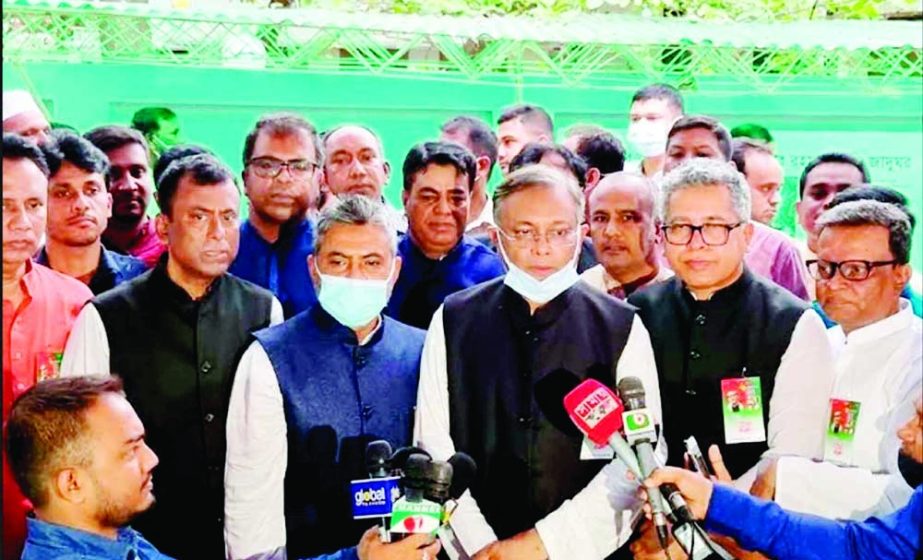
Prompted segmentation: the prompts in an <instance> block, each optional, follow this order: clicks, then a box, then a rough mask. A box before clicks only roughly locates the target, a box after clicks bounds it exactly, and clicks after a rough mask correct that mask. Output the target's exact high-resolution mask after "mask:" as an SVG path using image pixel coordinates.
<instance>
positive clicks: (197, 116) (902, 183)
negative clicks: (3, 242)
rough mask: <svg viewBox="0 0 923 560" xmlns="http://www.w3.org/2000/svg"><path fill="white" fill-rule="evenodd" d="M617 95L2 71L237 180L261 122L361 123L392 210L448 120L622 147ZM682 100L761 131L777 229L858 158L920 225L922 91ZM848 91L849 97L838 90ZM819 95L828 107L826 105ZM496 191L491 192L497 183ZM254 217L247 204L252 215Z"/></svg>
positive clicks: (57, 104) (75, 66)
mask: <svg viewBox="0 0 923 560" xmlns="http://www.w3.org/2000/svg"><path fill="white" fill-rule="evenodd" d="M621 82H622V83H623V84H625V85H624V86H613V85H611V84H605V85H598V86H596V85H594V84H593V83H592V82H588V83H586V84H585V85H582V86H573V85H563V84H562V85H557V86H555V85H549V84H548V81H547V80H544V81H543V82H541V83H535V84H534V85H532V84H530V81H529V79H528V78H519V79H516V80H513V79H509V80H502V79H501V80H491V81H490V82H484V81H480V82H473V81H465V80H461V79H455V80H450V79H445V78H444V77H443V78H439V77H437V76H432V75H426V74H422V75H406V76H398V77H395V76H387V77H386V76H378V75H374V74H365V75H357V74H337V73H333V72H331V73H311V72H304V71H283V70H261V71H253V70H236V69H214V68H193V67H179V66H165V65H142V64H112V63H72V64H67V63H52V62H35V63H8V62H4V64H3V83H4V89H12V88H16V87H24V88H28V89H30V90H32V91H34V92H37V93H38V96H39V97H40V98H41V100H42V101H43V103H44V104H45V106H46V107H47V109H48V110H49V112H50V114H51V116H52V119H53V120H55V121H58V122H62V123H66V124H69V125H72V126H74V127H76V128H77V129H78V130H80V131H85V130H87V129H89V128H91V127H94V126H97V125H101V124H104V123H127V122H128V121H129V119H130V117H131V115H132V113H133V112H134V111H135V110H137V109H138V108H141V107H144V106H150V105H164V106H168V107H171V108H172V109H174V110H175V111H176V112H177V113H178V114H179V117H180V122H181V127H182V131H183V136H184V138H185V140H187V141H190V142H196V143H201V144H204V145H206V146H208V147H209V148H211V149H213V150H214V151H215V152H216V153H218V154H219V155H220V156H221V157H222V158H224V159H225V161H226V162H227V163H228V164H229V165H230V166H231V167H232V169H234V170H235V171H236V172H239V171H240V169H241V150H242V147H243V139H244V136H245V135H246V133H247V132H248V130H249V128H250V127H251V126H252V125H253V123H254V122H255V120H256V119H257V117H258V116H259V115H260V114H261V113H264V112H266V111H276V110H295V111H298V112H301V113H302V114H304V115H305V116H306V117H308V118H309V119H310V120H311V121H312V122H314V124H315V125H317V126H318V128H319V129H321V130H323V129H325V128H328V127H331V126H333V125H335V124H339V123H344V122H358V123H362V124H366V125H369V126H371V127H373V128H374V129H376V130H377V131H378V132H379V133H380V134H381V136H382V138H383V140H384V143H385V152H386V156H387V158H388V159H389V160H390V161H391V164H392V169H393V175H392V178H391V182H390V185H389V186H388V188H387V190H386V196H387V198H388V199H389V200H390V201H391V202H392V203H393V204H395V205H396V206H398V207H399V206H400V196H399V194H400V188H401V187H400V186H401V174H400V167H401V163H402V161H403V157H404V154H405V153H406V152H407V150H408V148H409V147H410V146H411V145H412V144H413V143H415V142H419V141H423V140H426V139H431V138H433V137H434V136H436V135H437V134H438V127H439V125H440V123H441V122H443V121H444V120H446V119H448V118H450V117H452V116H454V115H457V114H460V113H466V114H471V115H475V116H479V117H482V118H484V119H486V120H488V121H489V122H495V120H496V117H497V115H498V114H499V112H500V111H501V110H502V108H503V107H505V106H507V105H509V104H512V103H517V102H522V101H528V102H531V103H537V104H539V105H542V106H544V107H546V108H547V109H548V110H549V111H550V112H551V113H552V115H553V116H554V119H555V123H556V126H557V128H558V130H563V129H564V128H565V127H567V126H568V125H570V124H573V123H576V122H594V123H598V124H601V125H603V126H606V127H609V128H611V129H612V130H614V131H615V132H616V133H617V134H619V135H620V136H621V137H623V138H624V132H625V127H626V125H627V113H628V106H629V100H630V97H631V94H632V93H633V91H634V89H635V88H636V87H638V86H641V85H643V84H645V83H646V82H647V79H646V78H645V77H644V76H642V75H638V76H637V80H636V81H632V80H631V79H630V77H626V79H624V80H621ZM696 84H697V89H696V91H687V92H684V95H685V98H686V106H687V112H690V113H706V114H710V115H713V116H716V117H718V118H720V119H721V120H722V121H723V122H724V123H725V124H726V125H728V126H729V127H732V126H734V125H737V124H740V123H743V122H758V123H761V124H763V125H765V126H767V127H768V128H769V129H770V130H771V131H772V133H773V135H774V136H775V137H776V144H777V152H778V154H779V156H780V159H781V161H782V163H783V165H784V167H785V172H786V185H785V188H784V193H783V196H784V209H783V211H782V212H781V213H780V215H779V216H778V218H777V221H778V224H777V225H778V226H779V227H780V228H781V229H783V230H786V231H788V232H790V233H793V234H795V235H796V236H799V235H800V232H799V231H798V230H797V228H796V227H795V226H794V216H793V213H794V208H793V206H794V201H795V199H796V198H797V178H798V176H799V175H800V173H801V169H802V168H803V167H804V164H805V163H806V162H807V161H809V160H810V159H812V158H813V157H814V156H816V155H817V154H820V153H821V152H824V151H829V150H839V151H846V152H849V153H852V154H855V155H857V156H859V157H861V158H862V159H863V160H864V161H865V162H866V165H867V166H868V167H869V170H870V173H871V175H872V180H873V182H874V183H876V184H881V185H885V186H889V187H893V188H895V189H898V190H900V191H901V192H903V193H904V194H906V195H907V196H908V198H910V200H911V208H912V209H913V211H914V213H915V214H916V215H917V216H919V217H923V160H921V154H923V133H921V119H923V97H921V90H916V91H914V90H912V89H911V90H909V91H908V90H907V89H895V90H893V91H891V92H889V91H887V90H884V91H882V90H872V89H870V88H868V86H867V84H866V85H865V86H864V87H863V86H861V85H858V84H857V85H856V87H855V88H851V87H849V84H848V83H845V82H844V81H843V80H838V81H825V80H824V79H821V78H799V77H797V76H796V77H792V78H791V81H790V83H789V84H788V86H789V87H786V88H785V89H784V90H780V93H776V94H773V93H764V92H754V91H748V90H746V89H744V88H742V87H740V85H739V84H736V83H734V84H730V83H729V82H727V81H722V80H720V79H719V78H708V77H700V78H698V79H697V81H696ZM844 84H845V85H844ZM821 92H822V93H821ZM494 175H495V181H496V175H497V173H495V174H494ZM245 204H246V202H245ZM913 264H914V268H916V269H917V270H920V269H921V268H923V246H921V233H920V228H918V229H917V231H916V232H915V234H914V250H913Z"/></svg>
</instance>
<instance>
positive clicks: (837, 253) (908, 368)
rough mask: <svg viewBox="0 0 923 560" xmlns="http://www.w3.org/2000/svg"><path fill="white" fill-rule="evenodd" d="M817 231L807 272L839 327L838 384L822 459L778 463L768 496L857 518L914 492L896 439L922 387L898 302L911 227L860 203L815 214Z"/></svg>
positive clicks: (903, 307) (892, 213)
mask: <svg viewBox="0 0 923 560" xmlns="http://www.w3.org/2000/svg"><path fill="white" fill-rule="evenodd" d="M817 231H818V236H817V244H816V249H817V259H815V260H811V261H809V268H810V270H811V273H812V275H813V276H814V277H815V278H816V280H817V298H818V301H819V302H820V304H821V306H822V307H823V309H824V311H825V312H826V313H827V314H828V315H829V316H830V318H832V319H833V320H834V321H836V322H837V323H838V326H836V327H834V328H832V329H830V330H829V331H828V334H829V336H830V339H831V342H832V343H833V345H834V351H835V353H836V380H835V383H834V388H833V393H832V395H831V397H832V398H831V400H830V405H829V412H828V418H829V422H828V424H827V426H826V430H825V442H826V444H825V449H824V462H822V463H814V462H811V461H807V460H805V459H801V458H794V457H786V458H781V459H779V462H778V467H777V472H776V481H775V486H776V488H775V498H776V501H777V502H779V503H780V504H781V505H782V506H783V507H785V508H789V509H794V510H796V511H802V512H807V513H814V514H818V515H823V516H826V517H831V518H850V519H864V518H866V517H869V516H871V515H884V514H887V513H890V512H891V511H894V510H895V509H898V508H900V507H901V506H903V505H904V504H905V503H906V502H907V500H908V499H909V498H910V494H911V492H912V490H913V489H912V488H910V487H909V486H907V484H905V483H904V481H903V479H902V478H901V476H900V475H899V473H898V469H897V452H896V451H897V448H899V447H900V441H899V440H898V438H897V437H895V436H894V434H895V432H896V431H897V428H898V427H899V426H900V425H901V424H902V423H903V422H905V421H906V420H907V418H908V417H910V416H911V415H912V414H913V399H915V398H918V397H919V395H920V392H921V390H923V387H921V375H920V372H921V370H923V323H921V320H920V319H919V318H918V317H916V316H914V314H913V311H912V309H911V308H910V304H909V302H908V301H907V300H905V299H902V298H901V297H900V294H901V291H902V290H903V289H904V287H905V285H906V284H907V281H908V280H909V278H910V274H911V269H910V266H909V264H908V262H909V255H910V236H911V225H910V220H909V218H908V216H907V214H906V213H905V211H904V210H902V209H900V208H899V207H897V206H895V205H893V204H887V203H883V202H878V201H874V200H857V201H852V202H844V203H842V204H840V205H837V206H836V207H834V208H832V209H830V210H827V211H826V212H824V213H823V214H821V216H820V218H819V219H818V221H817Z"/></svg>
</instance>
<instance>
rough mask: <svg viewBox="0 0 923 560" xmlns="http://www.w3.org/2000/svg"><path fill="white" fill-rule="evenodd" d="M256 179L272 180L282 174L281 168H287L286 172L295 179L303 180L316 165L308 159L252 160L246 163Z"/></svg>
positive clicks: (265, 158) (261, 158) (269, 158)
mask: <svg viewBox="0 0 923 560" xmlns="http://www.w3.org/2000/svg"><path fill="white" fill-rule="evenodd" d="M247 165H249V166H250V167H251V168H252V169H253V172H254V173H256V175H257V177H262V178H264V179H274V178H276V177H278V176H279V173H282V169H283V168H288V172H289V173H291V175H292V177H294V178H296V179H303V178H304V177H307V176H308V175H310V174H311V173H312V172H313V171H314V168H315V167H317V163H315V162H313V161H311V160H308V159H293V160H290V161H282V160H279V159H276V158H272V157H259V158H253V159H251V160H250V161H248V162H247Z"/></svg>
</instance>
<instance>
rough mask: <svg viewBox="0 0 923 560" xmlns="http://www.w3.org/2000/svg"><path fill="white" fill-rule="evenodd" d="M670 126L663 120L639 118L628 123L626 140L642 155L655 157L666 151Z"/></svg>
mask: <svg viewBox="0 0 923 560" xmlns="http://www.w3.org/2000/svg"><path fill="white" fill-rule="evenodd" d="M670 126H671V125H668V124H667V122H666V121H665V120H656V121H651V120H647V119H641V120H639V121H635V122H633V123H631V124H629V125H628V141H629V142H630V143H631V145H632V147H634V149H635V150H636V151H637V152H638V153H639V154H641V155H642V156H644V157H646V158H649V157H656V156H659V155H663V154H664V152H666V151H667V134H668V133H669V132H670Z"/></svg>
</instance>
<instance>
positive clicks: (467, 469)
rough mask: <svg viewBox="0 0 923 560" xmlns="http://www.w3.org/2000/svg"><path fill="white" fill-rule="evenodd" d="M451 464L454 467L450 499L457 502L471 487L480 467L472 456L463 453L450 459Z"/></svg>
mask: <svg viewBox="0 0 923 560" xmlns="http://www.w3.org/2000/svg"><path fill="white" fill-rule="evenodd" d="M449 464H450V465H452V485H451V486H450V487H449V497H450V498H452V499H453V500H457V499H458V498H460V497H461V495H462V494H464V493H465V490H467V489H468V488H470V487H471V483H472V482H474V477H475V475H477V472H478V467H477V464H476V463H475V462H474V459H472V458H471V456H470V455H468V454H467V453H462V452H458V453H456V454H455V455H452V456H451V457H449Z"/></svg>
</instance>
